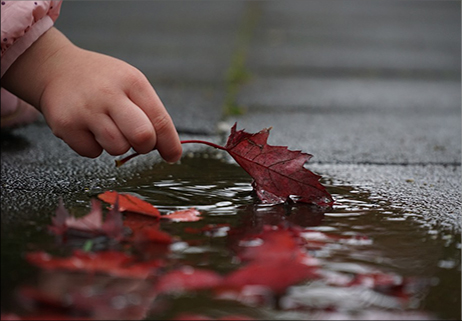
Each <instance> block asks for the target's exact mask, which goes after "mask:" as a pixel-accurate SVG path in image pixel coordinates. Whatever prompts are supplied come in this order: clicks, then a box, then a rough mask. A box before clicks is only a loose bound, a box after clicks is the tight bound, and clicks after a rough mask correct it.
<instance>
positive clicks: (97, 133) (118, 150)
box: [89, 114, 130, 156]
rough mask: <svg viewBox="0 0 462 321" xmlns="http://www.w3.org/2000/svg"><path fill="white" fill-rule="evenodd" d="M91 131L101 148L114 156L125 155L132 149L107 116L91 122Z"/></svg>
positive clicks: (104, 115)
mask: <svg viewBox="0 0 462 321" xmlns="http://www.w3.org/2000/svg"><path fill="white" fill-rule="evenodd" d="M89 129H90V131H91V132H92V133H93V135H94V137H95V140H96V141H97V142H98V143H99V144H100V145H101V147H102V148H103V149H104V150H106V151H107V152H108V153H109V154H111V155H113V156H116V155H122V154H125V153H126V152H127V151H128V150H129V149H130V144H129V143H128V141H127V139H126V138H125V137H124V135H123V134H122V133H121V132H120V130H119V128H118V127H117V125H116V124H114V121H113V120H112V118H111V117H109V116H108V115H106V114H103V115H101V116H100V117H98V119H97V120H96V119H95V120H94V121H93V122H91V123H90V124H89Z"/></svg>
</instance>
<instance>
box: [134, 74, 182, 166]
mask: <svg viewBox="0 0 462 321" xmlns="http://www.w3.org/2000/svg"><path fill="white" fill-rule="evenodd" d="M129 97H130V99H131V100H132V101H133V102H134V103H135V104H136V105H137V106H139V108H141V109H142V110H143V112H144V113H145V114H146V115H147V117H148V118H149V121H150V122H151V124H152V126H153V127H154V130H155V134H156V148H157V150H158V151H159V153H160V155H161V156H162V157H163V158H164V159H165V160H166V161H168V162H176V161H178V160H179V159H180V158H181V153H182V147H181V143H180V138H179V137H178V133H177V131H176V128H175V125H174V124H173V121H172V119H171V117H170V115H169V114H168V112H167V110H166V109H165V107H164V104H163V103H162V101H161V100H160V98H159V96H158V95H157V93H156V92H155V90H154V88H152V86H151V85H150V84H149V82H148V81H147V80H146V81H145V82H143V83H142V84H141V85H140V84H138V86H134V87H133V88H131V90H130V92H129Z"/></svg>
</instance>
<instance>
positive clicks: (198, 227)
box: [1, 155, 461, 320]
mask: <svg viewBox="0 0 462 321" xmlns="http://www.w3.org/2000/svg"><path fill="white" fill-rule="evenodd" d="M322 182H323V184H324V185H325V186H326V187H327V189H328V190H329V192H330V193H331V194H332V196H333V197H334V199H335V205H334V206H333V208H330V209H328V210H323V209H320V208H319V207H316V206H312V205H307V204H295V205H291V206H289V205H276V206H268V205H262V204H258V203H257V202H256V200H255V199H254V196H253V195H252V188H251V185H250V183H251V179H250V178H249V176H248V175H247V174H246V173H245V172H244V171H243V170H242V169H240V168H239V167H237V166H236V165H234V164H229V163H228V162H227V161H226V160H224V159H216V158H212V157H204V156H203V155H202V157H197V156H196V157H192V158H184V159H183V160H182V162H181V164H173V165H170V164H166V163H161V164H156V165H154V166H153V167H152V168H151V169H149V170H144V171H143V172H139V173H137V174H135V176H134V177H129V178H126V179H125V182H124V183H123V184H121V185H119V186H117V187H116V188H115V190H117V191H118V192H129V193H131V194H133V195H136V196H138V197H140V198H142V199H143V200H145V201H148V202H150V203H152V204H154V205H155V206H157V208H158V209H159V210H160V212H161V213H163V214H165V213H169V212H171V211H174V210H178V209H186V208H190V207H195V208H196V209H198V210H199V211H200V212H201V213H202V216H203V219H202V220H201V221H197V222H180V223H177V222H175V223H174V222H164V221H161V229H162V230H163V231H165V232H167V233H169V234H170V235H173V236H174V237H175V240H176V241H175V242H174V243H173V244H171V245H170V248H169V253H168V260H169V264H170V267H172V266H173V267H180V266H185V265H187V266H191V267H195V268H203V269H208V270H213V271H215V272H217V273H219V274H220V275H227V274H229V273H232V272H233V271H236V270H237V269H239V268H240V267H242V266H244V265H245V262H244V261H242V258H239V255H238V253H239V251H241V252H242V251H244V253H246V252H245V251H247V250H248V249H252V248H258V247H259V246H261V245H262V243H264V242H263V241H262V240H261V239H260V238H259V237H257V236H256V235H259V233H262V231H265V230H266V231H287V230H290V229H291V228H292V229H293V228H296V229H297V231H298V232H297V233H299V234H297V235H298V240H301V241H303V242H304V245H303V249H304V251H305V252H306V253H307V257H308V256H309V258H310V260H312V262H311V263H310V264H315V265H316V271H317V273H319V275H320V277H318V278H316V279H310V280H305V281H301V282H298V283H296V284H294V285H292V286H290V287H288V288H287V289H286V291H285V292H284V293H281V294H278V295H277V296H274V295H273V296H271V295H269V296H268V293H267V292H265V291H263V292H262V291H261V289H258V288H256V287H255V286H254V287H250V288H249V289H247V290H248V291H247V292H246V293H243V292H242V293H240V294H239V296H237V297H236V296H234V297H232V299H230V298H229V297H226V296H225V297H220V296H217V295H216V293H213V292H212V291H192V292H191V291H189V292H185V293H174V294H169V295H161V296H157V297H152V296H151V297H150V296H149V293H151V292H150V288H151V287H152V284H150V283H147V282H142V281H135V280H121V279H116V280H112V281H111V282H109V279H110V278H106V279H104V278H103V279H102V278H101V277H100V278H99V279H98V281H97V282H96V281H95V279H93V281H92V282H90V283H89V281H88V278H87V279H85V278H83V277H82V276H81V275H78V274H76V273H67V274H66V273H64V272H42V271H39V270H38V269H37V268H35V267H33V266H31V265H30V264H28V263H27V262H26V261H25V260H24V254H25V252H30V251H38V250H45V251H49V252H51V253H56V252H59V248H57V245H56V243H55V240H54V238H53V237H52V236H50V235H49V234H48V233H47V229H46V226H47V225H48V224H49V222H50V217H51V215H52V214H53V213H44V215H43V220H41V221H38V222H36V221H34V222H21V223H18V224H17V225H14V226H8V227H5V226H2V245H1V247H2V251H1V253H2V258H1V261H2V298H1V300H2V313H5V312H14V313H17V314H21V315H23V314H34V313H38V312H37V311H42V310H40V309H41V308H43V307H40V306H38V305H37V304H34V302H32V301H34V300H31V297H30V296H29V297H28V296H27V295H26V296H25V297H26V298H28V299H24V293H23V294H21V293H22V292H21V291H24V290H21V289H23V288H24V286H25V285H28V286H33V287H37V288H40V289H41V290H43V291H50V289H52V290H51V292H53V293H59V294H60V295H61V296H63V297H65V296H66V293H68V292H71V291H74V292H75V291H80V292H81V293H86V294H85V295H86V296H87V298H93V299H95V298H99V299H101V300H102V296H104V295H103V294H104V293H103V294H101V291H103V289H105V288H109V289H110V290H108V291H109V292H111V291H112V292H111V293H113V292H114V293H119V292H120V293H119V294H117V295H114V296H113V297H111V300H112V301H111V302H112V303H111V304H112V306H111V307H112V308H111V309H109V308H107V307H106V308H107V310H104V311H105V313H106V314H104V315H105V316H107V317H108V318H122V319H123V318H130V319H146V320H150V319H151V320H159V319H166V320H168V319H174V318H180V317H181V315H183V316H184V315H185V314H188V315H190V316H191V315H199V314H200V315H202V316H208V317H210V318H215V319H216V318H220V317H223V318H224V319H226V316H246V317H247V318H254V319H264V320H271V319H274V320H276V319H280V320H288V319H290V320H320V319H326V320H327V319H331V320H332V319H335V320H338V319H341V320H356V319H369V320H372V319H374V320H377V319H387V320H391V319H397V320H405V319H420V320H431V319H434V318H439V319H460V308H461V306H460V284H461V277H460V242H461V240H460V235H458V236H454V235H445V234H441V233H438V232H436V231H432V230H430V231H429V230H424V229H422V228H421V227H420V225H419V224H418V223H417V222H415V221H413V220H412V217H410V216H409V215H407V214H406V213H404V212H401V211H400V210H399V209H397V208H396V207H393V206H391V205H390V204H388V203H387V202H386V201H385V200H381V199H380V198H379V197H376V196H375V197H372V198H371V197H370V195H369V194H368V193H366V192H364V191H362V190H361V189H360V187H358V186H355V187H352V186H346V185H344V184H343V183H342V182H339V181H336V180H334V179H329V178H325V179H324V181H322ZM100 192H102V190H99V189H98V188H97V187H96V188H94V189H93V190H91V191H86V192H85V193H83V194H80V195H75V198H74V200H73V201H72V202H71V203H68V204H66V208H68V209H69V210H70V212H72V213H74V214H77V215H78V214H86V213H88V211H89V206H90V202H89V200H90V197H91V196H93V195H95V194H97V193H100ZM26 210H27V209H26ZM290 231H292V230H290ZM281 233H285V232H281ZM291 233H292V232H291ZM281 235H282V234H281ZM285 273H287V274H290V273H292V271H291V270H290V269H288V270H286V271H284V272H280V274H278V276H277V277H278V278H279V277H281V278H282V277H283V276H281V275H282V274H285ZM109 284H110V285H109ZM76 289H77V290H76ZM121 289H123V290H122V292H121ZM85 291H86V292H85ZM98 291H99V292H98ZM117 291H119V292H117ZM259 291H260V292H259ZM103 292H104V291H103ZM95 293H97V294H98V295H99V296H98V295H97V294H95ZM21 295H22V296H21ZM95 300H96V299H95ZM79 302H80V301H79ZM48 303H49V302H48ZM42 304H43V302H42ZM101 306H103V305H102V303H101ZM101 306H100V307H101ZM127 306H129V307H131V308H130V309H128V310H127ZM127 311H129V312H130V314H124V313H128V312H127ZM49 312H50V310H49V309H48V310H47V313H49ZM55 312H56V311H55ZM59 312H60V313H61V314H63V313H64V314H66V313H69V309H68V307H61V308H60V310H59ZM40 313H43V312H40ZM70 316H75V315H72V314H70ZM127 316H129V317H127Z"/></svg>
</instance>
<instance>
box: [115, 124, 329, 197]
mask: <svg viewBox="0 0 462 321" xmlns="http://www.w3.org/2000/svg"><path fill="white" fill-rule="evenodd" d="M270 129H271V128H266V129H263V130H261V131H260V132H258V133H255V134H251V133H247V132H245V131H244V130H238V131H236V124H234V126H233V127H232V128H231V134H230V135H229V137H228V141H227V143H226V145H225V146H219V145H216V144H214V143H211V142H207V141H202V140H185V141H182V142H181V143H182V144H186V143H200V144H206V145H209V146H212V147H215V148H218V149H222V150H225V151H227V152H228V153H229V154H230V155H231V156H232V157H233V158H234V159H235V160H236V162H237V163H238V164H239V165H240V166H241V167H242V168H243V169H244V170H245V171H246V172H247V173H249V175H250V176H252V178H253V179H254V181H253V183H252V186H253V188H254V190H255V191H256V193H257V195H258V197H259V198H260V200H261V201H262V202H263V203H271V204H275V203H283V202H285V201H287V200H292V201H296V202H303V203H313V204H317V205H321V206H331V205H332V204H333V199H332V196H331V195H330V194H329V193H328V192H327V190H326V189H325V187H324V186H323V185H321V183H320V182H319V179H320V178H321V176H319V175H316V174H314V173H313V172H311V171H310V170H308V169H306V168H305V167H304V165H305V164H306V163H307V162H308V161H309V159H310V158H311V157H312V155H310V154H306V153H302V152H301V151H292V150H289V149H288V148H287V147H285V146H271V145H268V143H267V140H268V136H269V131H270ZM137 155H138V154H137V153H135V154H132V155H130V156H128V157H126V158H124V159H122V160H117V161H116V166H121V165H123V164H124V163H126V162H127V161H128V160H130V159H131V158H133V157H135V156H137Z"/></svg>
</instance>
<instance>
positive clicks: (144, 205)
mask: <svg viewBox="0 0 462 321" xmlns="http://www.w3.org/2000/svg"><path fill="white" fill-rule="evenodd" d="M117 197H118V200H119V210H120V211H121V212H125V211H128V212H133V213H139V214H145V215H149V216H153V217H157V218H158V217H160V213H159V210H158V209H157V208H156V207H154V206H153V205H152V204H150V203H148V202H146V201H143V200H142V199H140V198H138V197H136V196H134V195H130V194H124V193H117V192H115V191H106V192H104V193H102V194H99V195H98V198H99V199H100V200H102V201H104V202H106V203H109V204H111V205H114V204H115V202H116V200H117Z"/></svg>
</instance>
